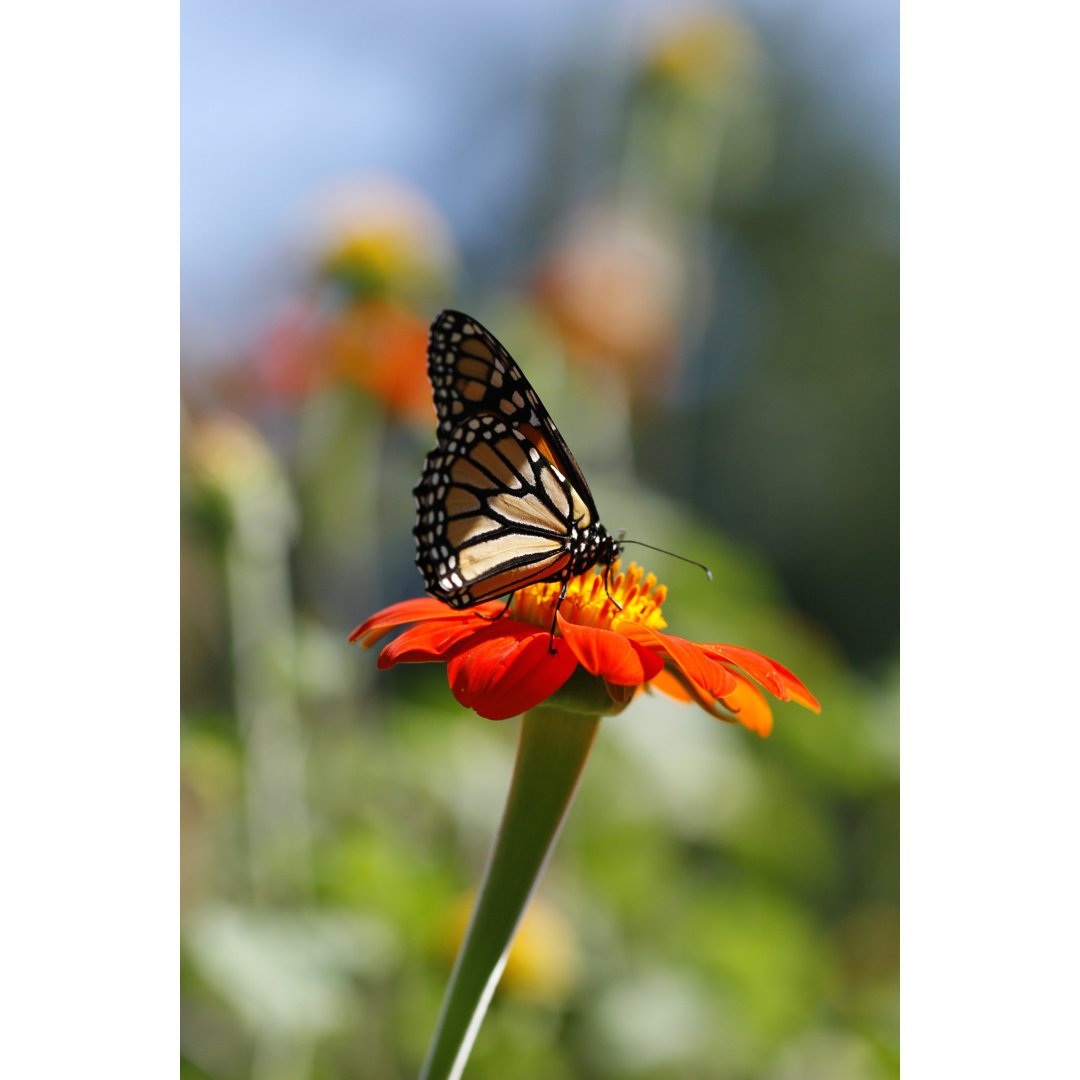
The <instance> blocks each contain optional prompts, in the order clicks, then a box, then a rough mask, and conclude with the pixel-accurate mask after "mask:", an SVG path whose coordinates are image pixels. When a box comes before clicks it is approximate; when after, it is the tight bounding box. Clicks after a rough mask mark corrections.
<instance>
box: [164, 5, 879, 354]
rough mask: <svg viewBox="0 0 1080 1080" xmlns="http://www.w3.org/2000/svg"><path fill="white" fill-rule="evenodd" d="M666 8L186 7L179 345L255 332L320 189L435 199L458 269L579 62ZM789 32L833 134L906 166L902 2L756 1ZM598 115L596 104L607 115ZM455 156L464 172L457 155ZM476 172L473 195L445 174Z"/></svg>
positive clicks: (516, 192) (504, 219)
mask: <svg viewBox="0 0 1080 1080" xmlns="http://www.w3.org/2000/svg"><path fill="white" fill-rule="evenodd" d="M670 7H671V5H670V3H666V2H665V0H636V2H632V3H625V2H623V3H617V2H615V0H545V2H544V3H543V4H534V5H529V4H519V3H512V2H506V0H462V2H459V3H457V4H455V5H444V4H440V3H436V2H434V0H401V2H398V3H395V4H388V3H387V4H370V3H368V4H364V3H356V2H345V0H314V2H313V0H303V2H302V0H263V2H259V3H255V2H251V0H240V2H232V3H227V4H222V3H218V2H215V0H185V3H184V8H183V18H182V58H181V62H182V67H181V110H182V114H181V166H182V174H181V201H182V205H181V260H182V264H181V287H182V295H183V301H182V311H183V319H184V322H185V327H186V329H187V331H188V332H189V336H190V334H191V332H192V331H194V333H195V334H196V336H201V337H204V338H209V339H211V340H214V339H221V340H223V341H228V340H229V339H230V337H232V336H235V335H237V334H241V335H242V333H243V330H244V328H245V325H246V324H247V323H248V322H250V321H251V320H254V319H257V318H258V315H259V313H260V304H261V303H263V302H265V299H266V296H267V294H268V291H269V284H268V278H269V277H270V276H272V271H273V266H274V260H275V255H276V253H277V252H279V251H280V246H281V245H282V244H283V243H284V242H285V238H286V237H287V236H288V234H289V229H290V225H291V223H292V222H294V221H295V220H296V215H297V214H298V213H299V211H300V209H301V208H302V206H303V205H304V201H305V199H307V198H310V197H311V196H312V194H313V192H315V191H317V190H318V189H319V187H321V186H323V185H325V184H326V183H328V182H331V181H333V180H335V179H338V178H340V177H342V176H347V175H356V174H358V173H363V172H367V171H371V170H377V171H380V172H391V173H396V174H399V175H401V176H403V177H405V178H406V179H408V180H410V181H412V182H413V183H414V184H416V185H417V186H418V187H420V188H421V189H423V190H424V191H426V192H427V193H428V194H429V195H430V196H431V197H432V198H433V199H434V201H435V202H436V204H437V205H438V206H439V207H440V209H441V210H442V211H443V213H444V214H446V216H447V217H448V219H449V221H450V224H451V226H452V228H453V230H454V233H455V235H456V236H457V237H458V238H459V239H460V240H461V241H462V243H463V245H464V247H465V248H466V250H469V249H470V248H472V249H476V248H479V249H483V247H484V245H485V243H486V242H488V241H490V240H491V239H492V238H497V236H498V235H499V232H500V230H501V229H502V228H503V227H505V226H506V225H507V223H508V222H510V221H511V220H512V219H513V218H514V216H515V214H517V213H518V211H519V209H520V200H521V199H522V198H523V197H524V195H523V193H524V192H525V191H526V189H527V186H528V170H529V166H530V161H532V160H533V158H534V155H535V154H536V153H538V152H540V148H541V146H542V143H541V139H542V134H543V133H542V116H541V110H540V108H539V101H540V99H541V94H542V93H543V92H544V89H545V87H547V86H549V85H550V81H551V78H552V75H553V73H555V72H557V71H559V70H560V69H561V67H562V66H563V65H564V64H565V63H566V62H567V60H568V59H570V60H571V61H572V62H574V63H576V64H578V65H581V64H588V63H590V62H593V61H595V63H596V64H598V65H604V64H606V63H611V62H613V59H614V58H615V57H617V55H618V54H619V50H620V49H622V48H625V47H626V46H627V45H628V43H629V42H630V41H631V40H632V39H633V36H634V33H635V28H637V27H640V26H641V25H642V24H643V23H644V22H646V21H647V20H649V19H650V18H652V17H655V15H656V14H657V12H660V11H662V10H669V9H670ZM741 10H743V11H745V12H747V14H748V15H749V17H750V18H751V19H752V20H755V21H761V22H764V23H766V24H768V25H771V26H774V27H775V26H783V27H784V28H785V35H786V38H787V40H788V43H789V48H790V50H791V55H792V57H793V58H794V61H795V63H796V64H797V66H798V67H799V68H800V69H802V70H803V71H804V72H805V73H806V74H807V75H809V76H810V77H811V78H812V79H814V80H815V81H816V82H817V83H818V84H819V85H820V86H821V87H822V89H823V92H824V93H825V94H826V100H827V101H828V102H829V108H830V110H831V111H834V112H835V116H836V118H837V122H838V123H839V124H842V125H846V126H847V127H849V128H850V130H851V131H852V132H853V133H854V135H855V137H857V138H860V139H863V140H865V141H866V142H867V143H868V144H869V145H870V146H871V147H872V148H873V150H874V151H875V152H876V153H877V154H879V155H880V156H881V157H882V159H883V160H884V161H885V163H886V164H887V165H888V166H889V167H892V168H895V164H896V162H897V161H898V158H899V128H898V110H899V55H898V54H899V10H898V0H884V2H881V3H859V2H857V0H752V2H750V3H748V4H746V5H744V6H743V8H742V9H741ZM602 107H603V103H602V102H599V103H597V108H601V109H602ZM462 139H469V140H471V141H472V142H473V144H474V146H473V152H472V153H470V154H467V155H462V154H461V152H460V149H461V148H460V146H458V145H455V144H456V143H458V142H459V141H460V140H462ZM463 157H464V158H465V159H466V160H468V161H469V163H470V165H469V173H468V175H460V173H451V172H450V171H449V170H448V169H447V168H446V166H445V163H447V162H452V161H461V160H462V158H463Z"/></svg>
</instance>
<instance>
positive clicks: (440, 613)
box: [349, 596, 502, 649]
mask: <svg viewBox="0 0 1080 1080" xmlns="http://www.w3.org/2000/svg"><path fill="white" fill-rule="evenodd" d="M501 608H502V604H501V603H499V602H498V601H493V602H491V603H488V604H480V605H478V606H477V607H474V608H468V609H467V610H466V611H457V610H455V609H454V608H452V607H450V606H449V604H444V603H443V602H442V601H441V600H436V599H435V598H434V597H433V596H418V597H414V598H413V599H412V600H402V601H401V602H400V603H397V604H391V605H390V606H389V607H387V608H383V609H382V611H376V612H375V614H374V615H370V616H368V618H366V619H365V620H364V621H363V622H362V623H361V624H360V625H359V626H358V627H357V628H356V629H355V630H354V631H353V632H352V633H351V634H350V635H349V640H350V641H359V640H360V639H361V638H363V639H365V640H363V641H362V642H361V644H362V645H363V646H364V648H365V649H370V648H371V646H372V645H374V644H375V642H376V641H378V640H379V638H381V637H385V635H386V634H388V633H389V632H390V631H391V630H393V629H394V627H395V626H403V625H404V624H405V623H411V622H428V621H430V620H432V619H460V618H462V617H464V616H466V615H471V614H474V613H475V612H478V611H480V612H483V613H484V614H491V613H493V612H495V611H498V610H501Z"/></svg>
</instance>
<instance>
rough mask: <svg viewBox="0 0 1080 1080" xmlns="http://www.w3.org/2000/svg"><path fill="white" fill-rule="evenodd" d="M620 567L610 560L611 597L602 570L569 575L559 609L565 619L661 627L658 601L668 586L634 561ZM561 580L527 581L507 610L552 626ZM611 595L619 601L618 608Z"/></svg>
mask: <svg viewBox="0 0 1080 1080" xmlns="http://www.w3.org/2000/svg"><path fill="white" fill-rule="evenodd" d="M618 571H619V563H618V562H617V561H616V562H615V563H613V564H612V567H611V573H610V575H609V583H610V589H611V598H609V597H608V593H607V590H605V589H604V571H603V570H596V569H594V570H590V571H589V572H588V573H587V574H580V575H579V576H578V577H575V578H571V579H570V582H569V584H568V585H567V587H566V597H565V599H564V600H563V602H562V606H561V607H560V608H559V613H560V614H561V615H562V617H563V618H564V619H566V621H567V622H572V623H577V624H578V625H580V626H595V627H597V628H598V629H601V630H611V629H614V628H615V627H616V626H618V625H619V623H621V622H623V621H624V620H629V621H630V622H635V623H643V624H644V625H645V626H648V627H651V628H652V629H654V630H662V629H663V628H664V627H665V626H667V623H666V622H665V621H664V617H663V615H662V614H661V613H660V605H661V604H662V603H663V602H664V598H665V597H666V596H667V586H666V585H658V584H657V582H656V577H655V576H654V575H653V574H649V575H648V576H645V571H644V570H642V569H641V567H640V566H638V565H637V563H630V565H629V567H628V568H627V570H626V573H625V574H621V573H619V572H618ZM561 591H562V585H561V583H559V582H557V581H548V582H544V583H543V584H542V585H529V586H527V587H526V588H524V589H519V590H518V591H517V592H516V593H514V598H513V600H511V602H510V614H511V616H512V617H513V618H515V619H517V620H518V621H519V622H527V623H532V624H533V625H535V626H543V627H544V628H545V629H546V628H547V627H549V626H551V623H552V621H553V620H554V618H555V606H556V604H558V602H559V593H560V592H561ZM612 599H614V600H615V601H617V602H618V603H619V604H621V605H622V610H621V611H620V610H619V608H618V607H616V606H615V604H614V603H612Z"/></svg>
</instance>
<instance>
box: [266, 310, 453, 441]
mask: <svg viewBox="0 0 1080 1080" xmlns="http://www.w3.org/2000/svg"><path fill="white" fill-rule="evenodd" d="M427 334H428V325H427V320H426V319H422V318H421V317H420V316H419V315H417V314H416V313H415V312H414V311H412V310H410V309H409V308H408V307H405V306H404V305H402V304H398V303H395V302H393V301H391V300H387V299H371V300H365V301H360V302H356V303H353V304H350V305H349V306H348V307H345V308H343V309H341V310H339V311H333V312H329V313H320V312H319V310H318V308H317V306H316V305H315V304H313V303H307V304H302V303H298V304H291V305H289V306H288V307H286V308H285V309H284V310H283V311H282V313H281V315H280V316H279V318H278V319H277V321H276V322H274V324H273V325H272V326H271V328H270V330H269V331H268V333H267V334H266V335H265V336H264V338H263V341H262V342H261V343H260V345H259V347H258V348H257V349H256V351H255V364H256V368H257V370H258V372H259V375H260V378H261V380H262V382H263V385H264V386H265V388H266V389H267V391H268V392H269V393H271V394H274V395H276V396H280V397H285V398H294V399H295V398H302V397H305V396H306V395H308V394H310V393H312V392H313V391H315V390H317V389H319V388H320V387H322V386H325V385H327V384H329V383H332V382H347V383H352V384H353V385H354V386H357V387H359V388H360V389H361V390H363V391H364V392H365V393H368V394H370V395H371V396H372V397H374V398H377V399H378V400H379V401H381V402H382V403H383V404H384V405H385V406H386V407H387V409H388V410H389V411H390V412H391V413H393V414H394V415H397V416H404V417H406V418H409V419H413V420H416V421H418V422H419V421H422V422H424V423H429V422H430V421H432V420H434V418H435V408H434V405H433V404H432V400H431V390H430V389H429V387H428V381H427Z"/></svg>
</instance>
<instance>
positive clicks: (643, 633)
mask: <svg viewBox="0 0 1080 1080" xmlns="http://www.w3.org/2000/svg"><path fill="white" fill-rule="evenodd" d="M616 630H617V632H618V633H620V634H624V635H625V636H626V637H628V638H630V640H631V641H636V642H637V643H638V644H639V645H644V646H646V647H647V648H651V649H653V650H654V651H655V652H659V653H661V654H662V655H665V656H667V657H669V658H670V659H671V661H672V662H673V663H674V664H676V665H677V666H678V668H679V670H680V671H681V672H682V673H683V674H684V675H685V676H686V677H687V678H688V679H692V680H693V681H694V682H695V683H697V685H698V686H699V687H701V689H702V690H704V691H705V693H707V694H709V695H710V696H711V697H713V698H719V697H723V696H724V695H725V694H730V693H731V692H732V690H734V689H735V685H736V684H735V677H734V676H733V675H732V674H731V672H730V671H728V669H727V668H726V667H724V665H723V664H721V663H718V662H717V661H716V660H715V659H713V657H711V656H709V655H708V654H707V653H705V652H704V651H703V650H702V647H701V646H700V645H695V644H694V642H692V641H687V640H686V639H685V638H681V637H676V636H675V635H674V634H662V633H660V632H659V631H658V630H653V629H651V628H650V627H648V626H645V625H643V624H642V623H632V622H622V623H619V624H618V625H617V627H616Z"/></svg>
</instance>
